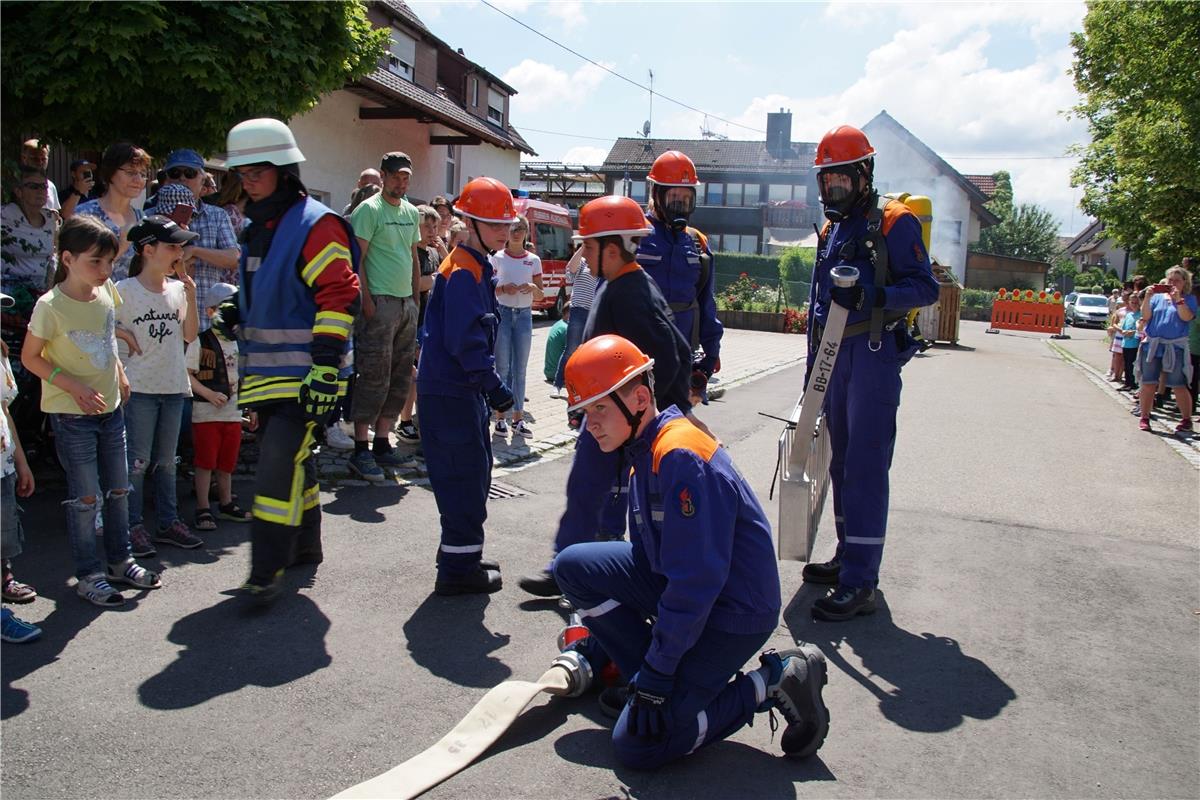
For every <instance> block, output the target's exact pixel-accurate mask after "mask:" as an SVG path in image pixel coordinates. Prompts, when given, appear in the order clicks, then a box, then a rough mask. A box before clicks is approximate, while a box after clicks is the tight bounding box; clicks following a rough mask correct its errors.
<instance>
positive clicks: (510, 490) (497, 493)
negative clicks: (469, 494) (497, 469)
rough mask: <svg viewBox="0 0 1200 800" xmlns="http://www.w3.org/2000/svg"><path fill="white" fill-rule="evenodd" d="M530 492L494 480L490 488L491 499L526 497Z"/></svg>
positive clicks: (489, 495) (489, 497)
mask: <svg viewBox="0 0 1200 800" xmlns="http://www.w3.org/2000/svg"><path fill="white" fill-rule="evenodd" d="M527 494H529V492H526V491H525V490H524V489H518V488H517V487H516V486H510V485H509V484H507V483H500V482H498V481H492V485H491V487H490V488H489V489H488V499H489V500H504V499H506V498H509V497H524V496H525V495H527Z"/></svg>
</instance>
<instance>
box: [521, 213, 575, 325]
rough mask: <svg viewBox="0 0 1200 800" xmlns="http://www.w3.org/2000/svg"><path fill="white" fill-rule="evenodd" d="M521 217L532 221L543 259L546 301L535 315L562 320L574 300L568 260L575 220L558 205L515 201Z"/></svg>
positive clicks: (533, 237) (539, 302)
mask: <svg viewBox="0 0 1200 800" xmlns="http://www.w3.org/2000/svg"><path fill="white" fill-rule="evenodd" d="M513 204H514V205H515V206H516V209H517V213H518V214H523V215H524V216H525V218H526V219H528V220H529V239H530V241H531V242H532V249H533V252H534V253H537V255H538V257H539V258H541V259H542V290H543V291H544V292H545V297H543V298H542V299H541V300H535V301H534V302H533V310H534V311H544V312H546V315H547V316H548V317H550V319H558V318H559V317H561V316H562V310H563V305H565V304H566V302H567V301H568V300H570V299H571V287H570V286H568V285H567V279H566V266H567V259H569V258H570V257H571V253H572V252H573V248H572V246H571V234H572V230H571V217H570V216H569V214H568V212H567V209H566V208H564V207H563V206H559V205H555V204H554V203H546V202H543V201H541V200H533V199H531V198H528V197H514V198H513Z"/></svg>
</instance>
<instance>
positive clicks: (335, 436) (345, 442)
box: [325, 425, 354, 450]
mask: <svg viewBox="0 0 1200 800" xmlns="http://www.w3.org/2000/svg"><path fill="white" fill-rule="evenodd" d="M325 444H327V445H329V446H330V447H332V448H333V449H334V450H353V449H354V440H353V439H351V438H350V437H349V436H347V435H346V432H345V431H344V430H342V429H341V426H339V425H330V426H329V427H328V428H326V429H325Z"/></svg>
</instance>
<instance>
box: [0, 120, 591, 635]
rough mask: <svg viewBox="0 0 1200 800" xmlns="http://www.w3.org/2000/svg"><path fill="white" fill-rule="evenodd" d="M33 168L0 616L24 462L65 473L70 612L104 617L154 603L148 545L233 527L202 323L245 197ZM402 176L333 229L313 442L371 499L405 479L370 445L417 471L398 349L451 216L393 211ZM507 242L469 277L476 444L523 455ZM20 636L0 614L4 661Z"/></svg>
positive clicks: (378, 174)
mask: <svg viewBox="0 0 1200 800" xmlns="http://www.w3.org/2000/svg"><path fill="white" fill-rule="evenodd" d="M49 156H50V148H49V146H48V145H47V144H45V143H44V142H40V141H38V140H36V139H33V140H29V141H27V142H25V143H24V144H23V146H22V149H21V154H20V163H19V166H18V169H17V174H16V175H15V176H14V180H13V181H11V182H9V181H6V184H7V189H8V194H9V198H6V199H8V200H9V202H7V203H6V204H5V205H4V206H3V209H2V212H0V222H2V234H3V242H2V245H3V246H2V254H3V273H2V277H3V305H4V308H3V338H4V347H3V361H2V366H3V370H2V374H0V386H2V389H3V394H2V404H3V407H4V414H3V417H2V419H0V446H2V449H3V456H2V461H0V464H2V466H3V486H2V488H3V494H2V496H0V511H2V515H3V554H2V555H3V565H4V574H3V599H4V602H5V603H14V604H22V603H30V602H33V601H34V600H35V599H36V598H37V591H36V589H35V588H34V587H32V586H30V585H28V584H26V583H23V582H22V581H21V580H19V579H18V575H17V572H18V571H19V564H20V561H19V558H18V557H19V556H20V554H21V550H22V542H23V530H22V524H21V519H20V513H19V506H18V503H17V498H18V497H29V496H31V495H32V494H33V492H34V490H35V478H34V472H33V469H32V467H31V461H32V460H33V456H34V454H35V453H36V454H38V455H40V454H44V453H48V452H50V450H51V448H53V451H54V452H55V453H56V455H57V458H58V462H59V464H60V465H61V466H62V468H63V471H64V472H65V475H66V483H67V490H66V496H67V498H69V499H67V500H66V501H65V502H64V508H65V509H66V517H67V531H68V535H69V541H70V546H71V554H72V558H73V561H74V567H75V577H76V578H77V584H76V592H77V594H78V595H79V596H80V597H81V598H82V599H84V600H87V601H88V602H91V603H94V604H96V605H98V606H101V607H116V606H120V605H122V604H123V603H124V601H125V599H124V597H123V596H122V594H121V592H120V590H119V589H120V587H133V588H136V589H155V588H158V587H160V586H161V585H162V584H161V580H160V579H159V576H158V575H157V574H156V573H155V572H153V571H152V570H149V569H147V568H146V567H144V566H142V565H141V564H140V563H139V562H138V559H140V558H147V557H151V556H154V555H156V552H157V551H156V548H157V547H158V546H163V545H166V546H171V547H179V548H185V549H192V548H198V547H201V546H202V545H203V544H204V542H203V539H202V538H201V536H200V535H198V534H203V533H204V532H206V531H213V530H215V529H217V527H218V525H219V524H221V523H225V522H229V523H249V522H251V520H252V514H251V512H250V511H249V510H247V509H245V508H243V507H242V506H241V505H239V502H238V498H237V497H236V495H235V494H234V492H233V485H232V475H233V473H234V472H235V471H236V467H237V463H238V459H239V450H240V448H241V445H242V442H243V441H245V440H249V439H252V438H253V436H254V432H255V430H256V428H257V426H258V420H257V419H256V414H255V413H254V412H253V411H251V410H248V409H247V408H245V406H244V405H243V404H241V403H239V392H238V389H239V372H238V362H239V350H238V343H237V341H236V340H235V339H234V338H232V337H230V336H229V335H227V332H226V331H224V330H221V326H220V325H214V320H219V314H220V312H219V309H220V308H221V306H222V304H223V303H226V302H227V301H230V299H231V298H232V297H234V296H235V294H236V293H237V292H238V289H239V262H240V261H241V258H242V238H243V233H244V232H245V231H246V229H247V228H248V226H249V225H250V220H249V219H248V217H247V213H246V206H247V202H248V199H249V197H248V194H247V191H246V188H245V186H244V185H243V184H244V183H246V182H247V180H252V178H249V177H248V175H247V173H246V171H238V170H231V171H229V172H227V173H226V174H224V175H221V176H220V177H218V176H215V175H214V174H213V173H212V172H209V171H208V168H207V165H206V164H205V161H204V159H203V157H201V155H200V154H199V153H197V152H195V151H194V150H190V149H186V148H180V149H176V150H173V151H171V152H169V153H168V154H167V155H166V157H165V160H163V161H162V162H157V160H156V159H155V158H154V157H152V156H151V154H149V153H147V152H146V151H145V150H144V149H143V148H141V147H138V146H137V145H135V144H132V143H129V142H118V143H115V144H113V145H111V146H109V147H108V148H107V149H106V150H105V151H104V153H103V155H102V156H101V157H100V159H99V163H93V162H92V161H89V160H86V159H79V160H75V161H73V162H72V163H71V164H70V167H69V174H70V184H69V185H68V186H63V187H58V186H56V185H55V184H54V182H53V181H52V180H51V179H50V178H49V176H48V174H47V168H48V165H49ZM158 163H161V168H159V169H157V170H155V166H156V165H157V164H158ZM413 169H414V164H413V162H412V160H411V159H410V158H409V157H408V156H407V155H406V154H404V153H400V152H392V153H387V154H385V155H384V156H383V157H382V158H381V161H380V164H379V168H378V169H375V168H367V169H364V170H363V171H362V173H361V174H360V176H359V179H358V183H357V186H356V187H355V189H354V191H353V194H352V196H351V197H350V201H349V203H347V204H346V206H345V207H344V208H343V209H342V216H343V217H344V218H345V219H346V220H347V222H348V224H349V226H350V227H351V229H352V230H353V235H354V238H355V240H356V243H357V245H358V250H359V255H360V258H359V259H358V262H357V263H358V270H359V274H358V276H357V277H358V281H359V285H360V286H361V287H362V292H361V307H360V309H359V311H358V313H357V315H356V316H355V318H354V321H353V338H352V348H353V351H354V352H353V360H354V363H355V365H356V367H355V370H356V371H355V375H354V377H353V378H352V380H351V381H350V388H349V391H348V392H347V393H346V395H345V396H344V397H342V398H340V399H339V401H338V404H337V406H336V407H335V410H334V413H333V415H332V419H331V420H330V421H329V422H328V424H327V425H326V426H325V427H324V429H323V430H317V431H316V432H315V437H314V438H315V442H314V444H315V445H316V446H323V447H327V448H332V449H337V450H343V451H346V452H347V453H349V462H348V463H349V468H350V470H351V471H352V472H353V473H355V474H356V475H358V476H359V477H361V478H362V479H364V480H366V481H369V482H372V483H378V482H382V481H384V480H385V479H386V473H385V469H395V468H402V467H405V466H410V465H412V464H413V463H414V458H413V456H412V455H405V454H401V453H400V452H399V451H398V450H397V449H396V448H395V447H393V445H392V439H391V434H392V433H395V435H396V438H397V439H399V440H400V441H403V442H406V443H409V444H413V445H417V447H418V450H417V452H418V453H419V452H420V450H419V447H420V442H421V433H420V431H419V429H418V422H419V419H418V417H417V416H416V414H415V413H414V412H415V409H416V401H417V382H416V380H415V378H416V371H417V364H418V358H419V341H420V336H419V331H420V330H421V328H422V325H423V324H424V317H425V310H426V306H427V304H428V299H429V294H430V291H431V289H432V287H433V284H434V276H435V273H436V272H437V270H438V266H439V265H440V264H442V262H443V261H444V260H445V259H446V258H447V257H448V255H449V253H450V252H451V251H452V250H454V248H455V247H456V245H458V244H460V243H462V242H463V240H464V238H465V237H466V234H467V227H466V225H465V224H464V223H463V221H462V219H460V218H459V217H458V216H456V214H455V212H454V211H453V210H452V209H453V202H452V200H448V199H447V198H445V197H441V196H439V197H435V198H433V199H432V200H431V201H430V202H429V203H428V204H419V205H417V204H414V203H412V202H410V200H409V198H408V184H409V181H410V179H411V176H412V173H413ZM218 172H219V171H218ZM528 235H529V223H528V221H527V220H525V219H524V218H517V219H516V221H515V222H513V223H512V224H511V227H510V229H509V235H508V239H507V242H506V244H505V246H504V248H503V249H501V250H498V251H497V252H495V253H494V254H493V255H492V256H491V257H490V261H491V263H492V265H493V268H494V270H495V272H496V275H497V282H496V283H497V285H496V288H495V294H496V297H497V301H498V304H499V308H500V310H501V315H502V318H501V325H500V329H499V335H498V339H497V342H496V348H497V353H496V361H497V367H498V370H499V371H500V373H501V375H502V376H503V377H504V380H505V382H506V384H507V385H509V386H511V387H512V389H513V391H514V393H515V397H516V402H515V404H514V406H513V408H512V409H511V411H509V412H508V413H506V414H497V416H496V419H495V421H494V422H495V434H496V435H497V436H504V435H507V434H508V431H509V428H510V426H511V430H512V433H513V435H514V436H519V437H529V436H532V435H533V434H532V430H531V428H530V426H529V423H528V420H527V419H526V418H525V417H524V414H523V410H522V400H523V399H524V393H525V388H524V385H523V384H524V375H525V371H526V364H527V360H528V356H529V346H530V340H531V336H532V316H531V306H532V303H533V300H534V299H535V298H540V297H541V291H542V281H541V262H540V259H539V258H538V256H537V255H536V254H534V253H532V252H530V251H529V249H528V241H527V239H528ZM572 266H573V267H574V270H575V272H576V273H580V272H582V273H583V274H584V276H585V277H584V279H583V282H585V283H586V280H587V277H590V276H587V270H586V269H582V270H581V269H580V262H579V259H578V258H576V259H575V260H574V262H573V265H572ZM585 308H586V307H585ZM583 316H586V310H585V311H584V314H583V315H577V317H579V318H580V321H579V322H578V324H572V325H571V326H570V327H571V332H572V334H571V336H570V344H569V345H568V343H567V342H565V341H564V342H563V346H562V347H560V348H558V349H559V351H560V353H561V354H560V355H559V356H558V357H557V360H556V363H555V365H554V369H553V370H552V371H551V372H548V375H547V379H548V382H552V383H554V384H555V386H556V387H559V388H561V386H562V364H563V363H565V361H566V359H567V358H569V357H570V355H571V352H572V350H573V349H574V347H575V346H577V345H578V343H579V333H580V332H581V331H582V317H583ZM577 329H578V330H577ZM564 334H565V326H564ZM563 338H564V339H566V338H567V337H566V336H564V337H563ZM27 451H28V453H27ZM181 464H182V465H183V466H184V468H185V469H188V470H190V471H191V472H192V473H193V484H194V490H195V496H196V502H195V510H194V512H193V513H192V514H191V517H190V519H185V515H184V514H183V513H182V512H181V510H180V503H179V500H178V498H177V496H176V481H177V477H178V471H179V468H180V465H181ZM147 493H151V494H152V503H151V504H147V503H146V502H145V497H146V494H147ZM214 494H215V495H216V505H215V507H214V506H213V504H212V502H211V500H212V496H213V495H214ZM151 505H152V508H153V511H152V512H151V511H150V508H149V507H150V506H151ZM126 520H127V522H126ZM101 551H103V552H101ZM40 633H41V632H40V630H39V629H38V628H37V627H36V626H33V625H30V624H28V623H25V622H22V621H21V620H20V619H19V618H17V617H16V616H14V615H13V613H12V610H11V609H10V608H9V607H8V606H7V605H6V606H5V607H4V620H3V638H4V641H9V642H20V641H30V640H32V639H35V638H37V637H38V636H39V635H40Z"/></svg>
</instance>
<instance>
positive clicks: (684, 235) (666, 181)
mask: <svg viewBox="0 0 1200 800" xmlns="http://www.w3.org/2000/svg"><path fill="white" fill-rule="evenodd" d="M646 183H647V185H648V187H649V190H650V203H649V211H648V213H647V215H646V217H647V219H649V220H650V224H651V225H652V226H653V228H654V232H653V233H651V234H650V235H649V236H647V237H646V238H644V239H642V241H641V244H640V245H639V246H638V254H637V260H638V263H639V264H641V266H642V269H644V270H646V272H647V273H649V275H650V277H651V278H653V279H654V282H655V283H657V284H658V288H659V289H661V290H662V293H663V297H665V298H666V299H667V303H668V304H669V305H670V308H671V311H673V312H674V313H675V325H676V327H678V328H679V332H680V333H682V334H683V338H684V339H685V340H686V341H687V342H688V345H689V346H690V347H691V350H692V353H693V356H694V360H693V364H692V373H693V374H692V388H693V399H694V400H695V401H697V402H699V401H705V402H706V401H707V394H706V387H707V385H708V379H709V378H711V377H712V376H713V373H715V372H718V371H719V370H720V369H721V334H722V333H723V332H724V328H723V327H722V326H721V322H720V320H718V319H717V303H716V299H715V298H714V296H713V287H714V284H715V282H716V281H715V279H714V276H713V256H712V251H711V250H709V248H708V238H707V237H706V236H705V235H704V234H703V233H701V232H700V231H699V230H697V229H696V228H693V227H690V226H689V225H688V220H689V218H690V217H691V215H692V213H693V212H694V211H695V210H696V190H697V188H698V187H699V184H700V181H699V179H698V178H697V176H696V165H695V164H693V163H692V160H691V159H690V158H688V157H687V156H686V155H684V154H683V153H681V152H679V151H678V150H668V151H667V152H665V153H663V154H662V155H660V156H659V157H658V158H656V159H655V160H654V164H653V165H652V166H651V167H650V173H649V175H647V176H646Z"/></svg>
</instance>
